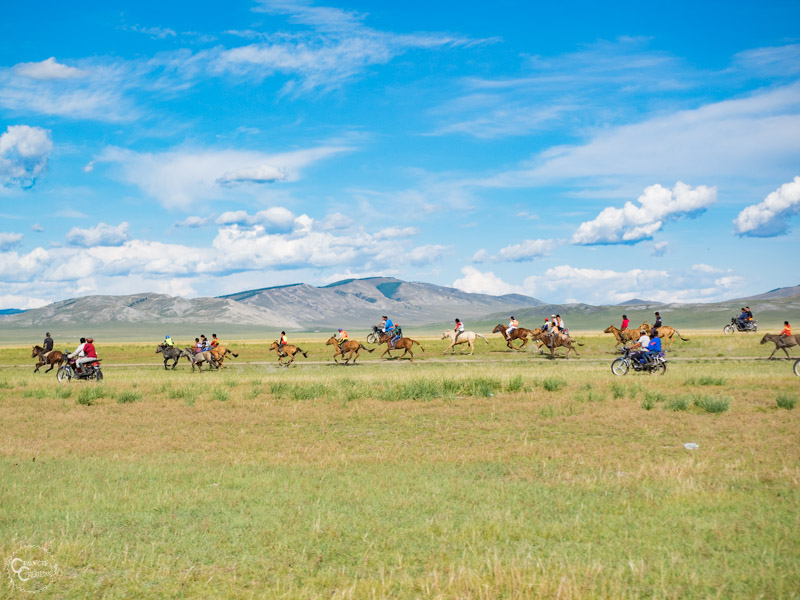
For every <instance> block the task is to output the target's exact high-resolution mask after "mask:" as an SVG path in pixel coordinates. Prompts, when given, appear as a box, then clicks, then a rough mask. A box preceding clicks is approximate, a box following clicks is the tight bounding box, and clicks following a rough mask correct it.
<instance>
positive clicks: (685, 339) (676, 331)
mask: <svg viewBox="0 0 800 600" xmlns="http://www.w3.org/2000/svg"><path fill="white" fill-rule="evenodd" d="M675 333H677V334H678V337H679V338H681V339H682V340H683V341H684V342H688V341H689V338H685V337H683V336H682V335H681V334H680V333H678V330H677V329H676V330H675Z"/></svg>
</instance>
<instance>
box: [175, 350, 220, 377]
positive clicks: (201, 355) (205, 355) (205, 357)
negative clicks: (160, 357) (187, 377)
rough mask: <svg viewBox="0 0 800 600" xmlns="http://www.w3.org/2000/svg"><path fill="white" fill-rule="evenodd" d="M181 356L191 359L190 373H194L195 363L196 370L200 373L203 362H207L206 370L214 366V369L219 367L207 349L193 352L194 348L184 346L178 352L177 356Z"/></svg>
mask: <svg viewBox="0 0 800 600" xmlns="http://www.w3.org/2000/svg"><path fill="white" fill-rule="evenodd" d="M183 356H185V357H186V358H188V359H189V360H190V361H191V363H192V373H194V367H195V365H196V366H197V370H198V371H200V372H201V373H202V372H203V363H204V362H207V363H208V370H209V371H210V370H211V367H214V368H215V369H219V365H218V364H217V361H215V360H214V357H213V356H212V355H211V352H210V351H209V350H205V351H203V352H198V353H196V354H195V352H194V350H192V349H191V348H184V349H183V350H181V354H180V356H179V357H178V358H181V357H183Z"/></svg>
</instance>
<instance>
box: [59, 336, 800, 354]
mask: <svg viewBox="0 0 800 600" xmlns="http://www.w3.org/2000/svg"><path fill="white" fill-rule="evenodd" d="M767 342H772V343H773V344H775V350H773V351H772V354H770V355H769V358H770V359H771V358H772V357H773V356H775V353H776V352H777V351H778V350H783V352H784V354H786V358H791V356H789V352H787V350H786V349H787V348H791V347H792V346H800V335H781V334H780V333H765V334H764V337H763V338H761V343H762V344H766V343H767ZM48 358H50V357H49V356H48ZM767 360H769V359H767Z"/></svg>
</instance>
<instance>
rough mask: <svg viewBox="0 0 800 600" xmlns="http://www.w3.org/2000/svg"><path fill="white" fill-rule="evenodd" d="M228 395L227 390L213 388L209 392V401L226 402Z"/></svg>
mask: <svg viewBox="0 0 800 600" xmlns="http://www.w3.org/2000/svg"><path fill="white" fill-rule="evenodd" d="M229 397H230V394H229V393H228V390H223V389H222V388H214V389H213V390H212V391H211V399H212V400H218V401H219V402H227V401H228V398H229Z"/></svg>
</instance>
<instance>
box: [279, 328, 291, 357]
mask: <svg viewBox="0 0 800 600" xmlns="http://www.w3.org/2000/svg"><path fill="white" fill-rule="evenodd" d="M288 344H289V340H287V339H286V332H285V331H281V339H280V340H278V358H280V357H281V356H286V354H284V352H283V347H284V346H286V345H288Z"/></svg>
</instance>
